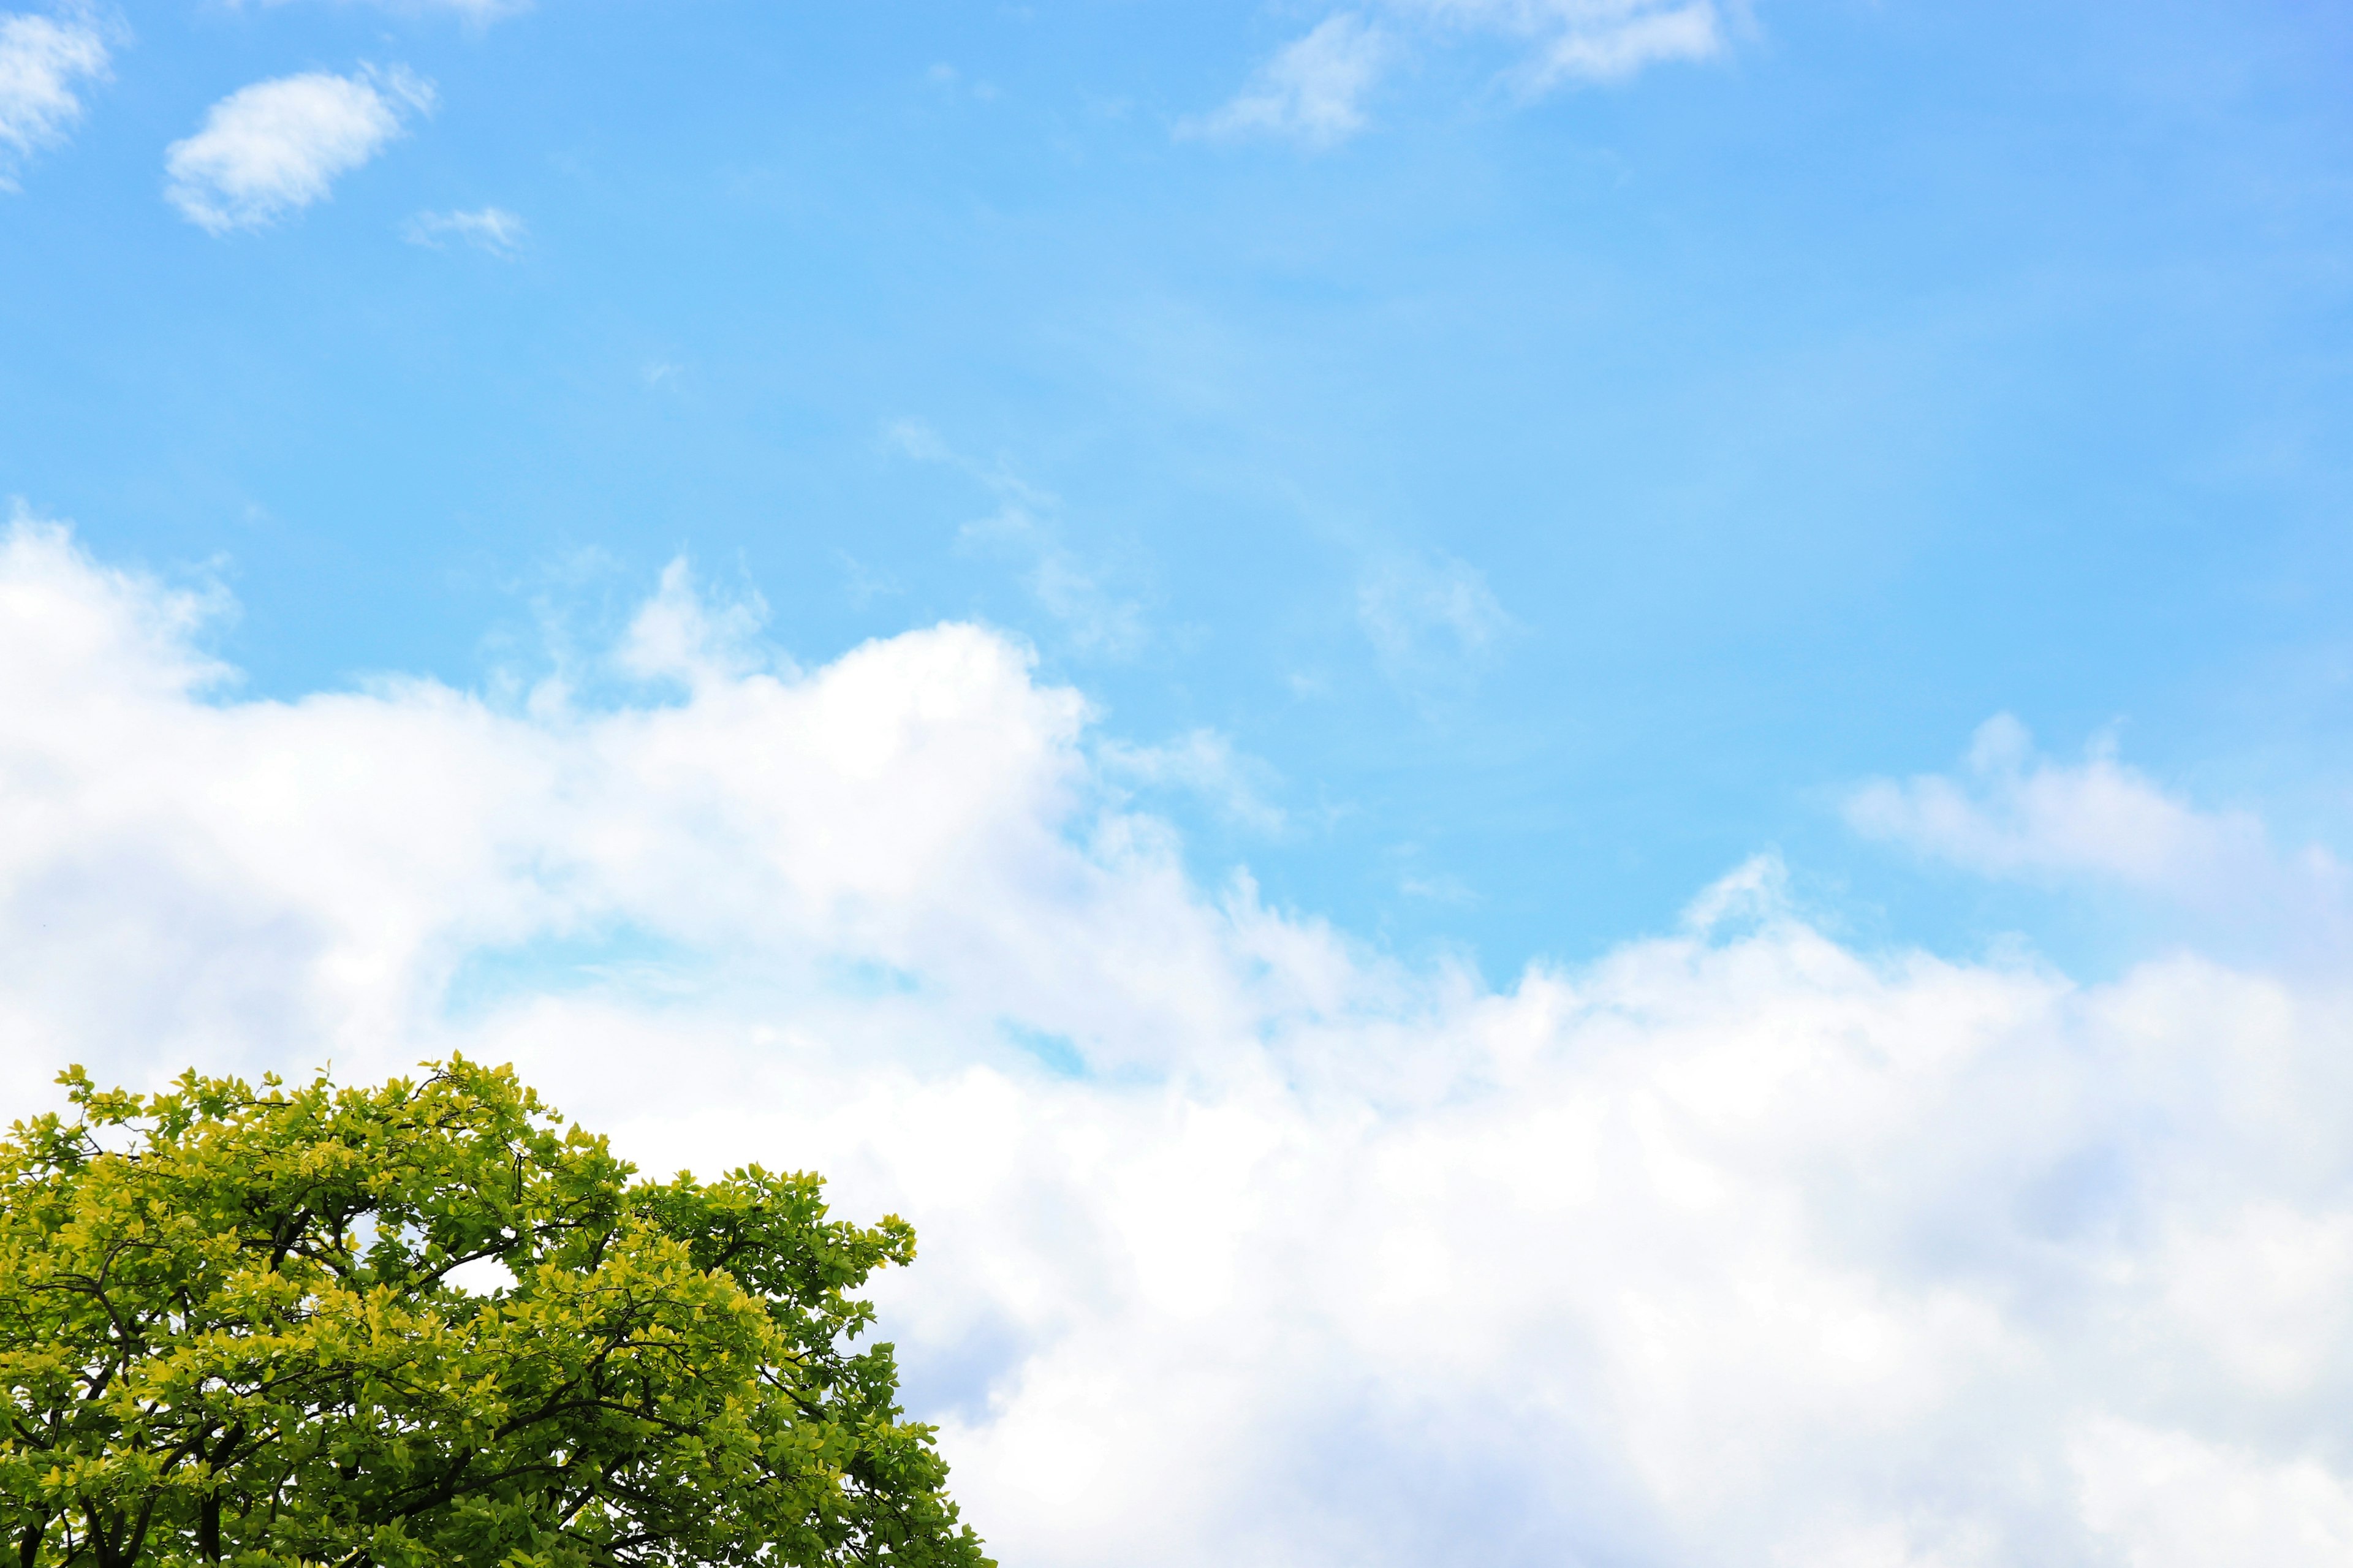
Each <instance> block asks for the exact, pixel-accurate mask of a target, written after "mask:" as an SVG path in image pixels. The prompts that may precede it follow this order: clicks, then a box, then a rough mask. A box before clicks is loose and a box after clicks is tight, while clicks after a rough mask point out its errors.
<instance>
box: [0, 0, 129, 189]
mask: <svg viewBox="0 0 2353 1568" xmlns="http://www.w3.org/2000/svg"><path fill="white" fill-rule="evenodd" d="M107 43H108V29H107V28H106V27H105V26H102V25H101V24H100V21H99V20H98V18H97V16H96V14H95V13H94V12H92V11H90V10H89V9H87V8H74V9H69V10H67V11H64V12H61V13H59V14H58V16H32V15H28V14H24V13H15V14H0V191H13V190H15V189H16V188H17V187H16V175H17V174H18V172H19V171H21V170H22V169H23V167H24V165H25V163H26V160H28V159H29V158H31V156H32V155H33V154H34V153H37V152H39V151H41V150H42V149H43V148H46V147H54V146H56V145H57V144H58V142H62V141H64V140H65V137H66V132H68V131H69V130H71V129H72V127H73V125H74V122H75V121H78V120H79V119H80V118H81V112H82V106H81V99H80V98H79V95H78V94H79V88H80V86H81V85H82V84H83V83H85V82H90V81H103V80H104V79H106V75H107V59H108V49H107Z"/></svg>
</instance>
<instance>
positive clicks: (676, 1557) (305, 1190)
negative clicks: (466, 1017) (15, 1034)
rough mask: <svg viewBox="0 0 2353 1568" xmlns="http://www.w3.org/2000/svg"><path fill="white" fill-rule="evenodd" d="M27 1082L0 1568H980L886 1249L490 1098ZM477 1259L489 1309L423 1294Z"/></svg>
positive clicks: (12, 1236)
mask: <svg viewBox="0 0 2353 1568" xmlns="http://www.w3.org/2000/svg"><path fill="white" fill-rule="evenodd" d="M59 1081H60V1082H61V1083H63V1084H65V1085H66V1086H67V1088H68V1089H69V1099H70V1101H71V1104H72V1106H73V1108H74V1111H75V1114H74V1115H73V1116H72V1117H71V1118H70V1119H68V1118H64V1117H60V1116H58V1115H55V1114H51V1115H47V1116H43V1117H40V1118H38V1119H37V1120H36V1121H30V1122H18V1123H16V1125H15V1126H14V1127H13V1128H12V1129H11V1130H10V1131H9V1133H8V1135H7V1136H6V1137H5V1139H0V1386H5V1391H6V1398H7V1422H8V1426H7V1430H6V1432H5V1436H0V1523H4V1524H5V1528H6V1530H7V1531H8V1542H9V1544H12V1545H15V1546H16V1547H17V1548H18V1551H19V1560H20V1563H21V1564H22V1565H23V1568H46V1565H50V1564H67V1563H89V1564H94V1565H96V1568H129V1565H131V1564H133V1563H139V1564H179V1563H199V1562H216V1561H218V1562H228V1563H241V1564H251V1565H253V1568H261V1565H263V1564H272V1565H276V1564H286V1565H291V1564H296V1563H315V1564H332V1565H334V1568H358V1565H360V1564H373V1565H375V1568H428V1565H434V1568H440V1565H481V1568H490V1565H492V1564H503V1565H505V1568H574V1565H591V1564H596V1565H605V1564H614V1565H619V1564H648V1565H652V1564H660V1565H665V1568H667V1565H671V1564H677V1565H684V1564H690V1563H692V1564H755V1563H756V1564H760V1565H762V1568H785V1565H788V1564H818V1563H869V1564H884V1563H893V1564H904V1565H906V1568H987V1564H988V1562H989V1560H988V1559H987V1557H985V1556H984V1555H982V1552H981V1546H980V1542H979V1541H978V1540H977V1538H976V1537H975V1536H974V1534H973V1533H972V1531H971V1530H970V1529H969V1528H968V1527H964V1526H960V1525H959V1524H958V1523H957V1522H956V1510H955V1504H954V1503H952V1502H950V1501H949V1500H947V1497H946V1495H945V1493H944V1483H945V1480H946V1475H947V1467H946V1466H945V1464H944V1462H943V1461H942V1460H941V1459H940V1458H939V1456H938V1454H937V1452H936V1451H935V1450H934V1447H933V1446H932V1434H931V1429H930V1428H929V1427H926V1426H920V1425H917V1424H914V1423H912V1422H908V1421H904V1420H902V1419H901V1413H900V1411H899V1408H898V1406H897V1405H896V1403H895V1402H894V1394H895V1390H896V1384H897V1374H896V1369H895V1367H894V1366H893V1364H892V1356H891V1347H890V1346H889V1345H887V1344H878V1345H875V1346H873V1347H871V1349H868V1350H865V1351H864V1352H860V1353H852V1351H851V1349H850V1348H849V1342H850V1341H851V1340H853V1339H854V1338H855V1337H856V1336H857V1335H858V1334H859V1333H860V1331H861V1330H863V1329H864V1328H866V1327H867V1325H868V1324H869V1323H870V1321H871V1319H872V1316H873V1310H872V1309H871V1307H869V1306H868V1305H867V1304H866V1303H865V1302H863V1301H860V1300H855V1299H854V1298H853V1297H852V1296H851V1295H850V1294H849V1292H850V1291H852V1290H855V1289H858V1288H859V1287H860V1284H861V1283H862V1282H863V1281H864V1280H865V1279H866V1277H867V1276H868V1275H869V1274H870V1273H871V1272H872V1271H873V1270H874V1269H875V1268H878V1267H880V1266H881V1265H883V1264H886V1263H902V1264H903V1263H906V1262H909V1261H910V1260H912V1259H913V1257H914V1234H913V1231H912V1230H911V1229H909V1227H908V1226H906V1225H905V1223H904V1222H902V1221H901V1220H899V1219H898V1218H896V1217H895V1216H893V1217H891V1218H887V1219H885V1220H883V1221H882V1222H881V1224H880V1225H878V1226H873V1227H871V1228H861V1227H860V1226H854V1225H849V1224H845V1223H842V1222H840V1221H838V1220H832V1219H828V1217H827V1215H826V1208H825V1205H824V1204H823V1202H822V1201H821V1197H820V1191H821V1189H820V1184H819V1182H818V1179H817V1178H816V1177H814V1176H810V1175H791V1176H776V1175H771V1174H769V1173H766V1172H765V1171H763V1170H761V1169H759V1168H758V1167H757V1166H752V1167H747V1168H745V1169H743V1170H739V1171H735V1172H732V1173H729V1174H728V1175H727V1176H726V1177H725V1178H724V1179H723V1180H721V1181H717V1182H713V1183H711V1184H707V1185H706V1184H700V1183H697V1182H695V1181H694V1180H693V1179H691V1177H688V1176H685V1175H681V1176H680V1177H679V1178H678V1179H677V1180H676V1181H672V1182H648V1181H638V1180H633V1179H632V1176H633V1171H632V1168H631V1167H630V1166H629V1165H628V1164H626V1163H623V1162H621V1161H619V1160H617V1159H616V1158H614V1156H613V1155H612V1153H611V1152H609V1151H608V1150H607V1146H606V1142H605V1140H603V1139H602V1138H596V1137H591V1136H589V1135H588V1134H586V1133H585V1132H583V1131H580V1130H579V1129H578V1128H576V1127H565V1126H564V1125H563V1124H562V1123H561V1122H560V1121H559V1119H558V1118H557V1117H556V1116H555V1114H554V1112H553V1111H552V1110H549V1109H548V1108H546V1107H545V1106H543V1105H542V1104H541V1103H540V1102H539V1100H538V1098H537V1096H536V1095H534V1094H533V1092H532V1091H531V1090H530V1089H526V1088H524V1087H523V1086H522V1084H520V1083H518V1082H517V1081H516V1079H515V1077H514V1074H513V1072H512V1069H510V1068H484V1067H480V1066H478V1065H476V1064H473V1063H470V1062H467V1061H465V1060H463V1059H458V1060H452V1061H450V1062H448V1063H447V1064H446V1065H437V1066H434V1067H433V1068H431V1069H430V1071H429V1076H427V1077H425V1078H424V1079H421V1080H418V1081H408V1080H396V1081H394V1082H392V1083H388V1084H385V1085H384V1086H382V1087H381V1088H372V1089H340V1088H337V1087H335V1086H334V1085H333V1084H332V1083H331V1082H330V1081H329V1080H328V1079H326V1077H325V1076H324V1075H322V1076H321V1077H320V1078H319V1079H317V1080H316V1081H314V1082H312V1083H311V1084H310V1085H308V1086H307V1087H303V1088H299V1089H289V1088H287V1087H286V1086H285V1085H284V1084H283V1083H282V1082H281V1081H280V1080H279V1079H274V1078H265V1079H263V1080H262V1082H261V1087H260V1088H259V1089H258V1090H256V1089H251V1088H248V1086H247V1085H246V1084H244V1083H242V1082H239V1081H237V1080H236V1079H206V1078H199V1077H197V1076H196V1075H195V1073H193V1072H191V1073H188V1074H186V1075H185V1076H183V1077H182V1078H181V1079H179V1080H178V1081H177V1082H176V1083H175V1084H174V1087H173V1089H171V1091H170V1092H168V1093H164V1094H157V1095H153V1096H141V1095H135V1094H130V1093H125V1092H123V1091H121V1090H111V1089H97V1088H95V1087H93V1086H92V1084H91V1083H90V1079H89V1078H88V1076H87V1075H85V1074H84V1073H83V1072H82V1071H81V1070H80V1069H79V1068H75V1069H73V1070H71V1071H69V1072H67V1073H65V1074H63V1075H62V1076H61V1077H60V1079H59ZM480 1258H497V1259H498V1260H500V1262H501V1263H503V1264H504V1265H505V1267H506V1269H507V1270H508V1272H509V1273H510V1274H511V1275H512V1280H513V1283H512V1285H511V1286H501V1287H500V1288H498V1289H490V1290H486V1291H480V1292H474V1291H469V1290H466V1289H459V1288H458V1287H457V1286H456V1285H453V1284H452V1283H451V1282H450V1280H449V1274H450V1271H451V1270H452V1269H454V1268H458V1267H459V1265H462V1264H466V1263H470V1262H472V1261H474V1260H476V1259H480Z"/></svg>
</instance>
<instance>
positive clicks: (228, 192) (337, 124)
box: [164, 67, 433, 234]
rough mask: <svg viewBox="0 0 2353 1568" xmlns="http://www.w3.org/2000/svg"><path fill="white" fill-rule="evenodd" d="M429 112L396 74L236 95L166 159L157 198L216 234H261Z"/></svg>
mask: <svg viewBox="0 0 2353 1568" xmlns="http://www.w3.org/2000/svg"><path fill="white" fill-rule="evenodd" d="M432 107H433V84H432V83H430V82H428V81H426V80H424V79H422V78H420V77H417V76H416V75H414V74H412V73H411V72H409V71H407V70H405V69H402V68H397V67H396V68H393V69H391V70H388V71H377V70H363V71H361V72H359V73H358V74H356V75H353V76H335V75H332V74H331V73H329V72H325V71H306V72H304V73H302V74H301V75H300V76H289V77H280V78H277V79H274V80H270V81H259V82H255V83H254V84H253V85H252V86H250V87H243V88H239V89H237V91H235V92H233V93H230V94H229V95H228V96H227V98H224V99H222V100H220V101H219V102H218V103H216V104H214V105H213V106H212V108H211V110H208V111H207V112H206V115H205V123H204V126H203V128H202V129H201V130H199V131H198V132H196V133H195V135H193V136H191V137H189V138H187V139H186V140H185V141H183V142H173V143H172V145H171V147H170V149H169V150H168V151H167V153H165V155H164V170H165V173H166V174H167V175H168V176H169V178H168V183H167V184H166V185H165V188H164V194H165V195H166V196H168V197H169V198H170V200H171V203H172V205H174V206H175V207H177V208H179V209H180V211H181V213H182V214H183V215H184V216H185V217H186V218H187V219H188V221H189V222H191V223H193V224H196V225H197V226H201V227H203V228H205V229H207V230H209V231H210V232H212V233H214V234H226V233H227V232H229V231H230V230H233V229H240V228H261V227H265V226H269V224H272V223H275V222H276V221H278V220H279V219H280V218H281V217H284V216H286V215H287V214H289V213H291V212H296V211H299V210H300V209H301V208H303V207H307V206H309V205H311V203H313V202H317V201H321V200H323V199H324V198H325V197H326V195H328V193H329V191H331V190H332V188H333V185H334V183H335V181H337V180H338V179H340V178H342V177H343V175H345V174H350V173H351V172H352V171H353V170H354V169H356V168H358V167H360V166H361V165H362V164H364V163H367V162H368V161H369V160H370V159H372V158H374V157H375V155H376V154H377V153H381V152H382V151H384V149H385V146H386V145H387V144H388V143H390V142H392V141H393V139H394V138H396V137H397V136H398V135H400V134H401V132H402V129H403V127H404V125H405V123H406V121H407V120H408V119H409V118H410V117H412V116H414V115H417V114H423V113H427V112H429V111H430V110H431V109H432Z"/></svg>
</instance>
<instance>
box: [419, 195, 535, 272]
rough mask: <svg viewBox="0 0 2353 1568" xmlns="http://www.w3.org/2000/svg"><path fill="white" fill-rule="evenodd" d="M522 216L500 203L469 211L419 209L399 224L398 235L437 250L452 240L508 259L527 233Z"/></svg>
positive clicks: (517, 252) (502, 258)
mask: <svg viewBox="0 0 2353 1568" xmlns="http://www.w3.org/2000/svg"><path fill="white" fill-rule="evenodd" d="M530 232H531V231H530V227H529V226H528V225H526V224H525V223H524V222H523V221H522V219H521V218H520V217H517V216H515V215H514V214H512V213H511V212H509V211H507V210H506V209H505V208H504V207H479V208H477V209H475V210H474V211H472V212H446V213H435V212H423V213H418V214H417V216H414V217H412V218H410V219H409V220H408V222H407V223H406V224H404V225H403V226H401V237H403V238H405V239H406V240H407V241H408V243H409V244H411V245H422V246H425V247H428V248H430V249H434V250H439V249H441V248H442V247H443V246H444V245H445V244H446V243H447V242H448V241H450V240H455V241H457V242H458V243H459V244H460V245H470V246H472V247H474V248H475V249H476V250H483V251H488V252H489V253H490V254H491V255H492V256H495V257H498V258H501V260H509V259H512V258H514V257H515V256H516V255H518V254H519V253H520V252H521V251H522V243H523V240H524V238H525V237H526V236H528V235H529V233H530Z"/></svg>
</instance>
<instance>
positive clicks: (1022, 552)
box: [882, 419, 1147, 658]
mask: <svg viewBox="0 0 2353 1568" xmlns="http://www.w3.org/2000/svg"><path fill="white" fill-rule="evenodd" d="M882 440H883V444H884V445H885V446H886V447H889V448H890V449H891V450H892V451H894V452H896V453H898V454H899V455H900V456H902V457H904V458H912V459H913V460H914V461H916V462H919V463H938V464H942V465H944V466H946V467H948V468H955V469H956V470H958V471H959V472H961V473H964V474H965V475H966V476H968V477H969V478H971V479H973V480H975V481H976V483H978V484H979V485H981V486H982V487H984V488H985V489H987V491H988V492H989V493H990V494H991V495H993V496H994V497H995V498H996V500H997V510H995V511H993V512H991V513H989V514H988V515H987V517H982V518H976V519H974V520H973V521H970V522H967V523H965V525H964V527H963V528H962V529H960V530H959V531H957V542H959V543H960V544H962V545H964V546H965V548H967V549H970V550H976V551H986V552H990V553H993V554H996V555H998V556H1001V557H1003V558H1005V559H1006V560H1008V561H1009V562H1012V563H1016V565H1017V567H1018V571H1019V572H1020V575H1021V584H1022V586H1023V587H1024V588H1025V589H1027V590H1028V592H1029V597H1030V598H1031V600H1032V601H1033V602H1035V603H1036V605H1038V607H1039V609H1041V610H1043V611H1045V612H1046V614H1047V615H1048V616H1051V617H1052V618H1053V620H1054V621H1055V623H1056V624H1057V625H1058V626H1060V629H1061V632H1062V635H1063V636H1064V637H1067V638H1068V639H1069V640H1070V643H1071V646H1072V647H1075V648H1076V649H1078V650H1079V651H1080V652H1082V653H1088V654H1094V655H1099V656H1104V657H1110V658H1125V657H1127V656H1129V655H1132V654H1134V652H1135V651H1136V650H1137V649H1139V648H1141V647H1143V646H1144V644H1145V641H1146V640H1147V634H1146V631H1145V620H1144V606H1143V605H1141V604H1139V603H1137V602H1136V601H1135V600H1134V598H1132V597H1130V596H1128V595H1124V594H1122V593H1120V592H1119V591H1118V590H1117V588H1116V587H1115V586H1114V585H1113V583H1112V582H1111V580H1110V577H1111V574H1110V573H1109V572H1108V571H1107V570H1106V569H1105V568H1104V567H1103V566H1102V565H1101V564H1100V563H1095V562H1093V561H1091V560H1089V559H1088V558H1086V557H1085V556H1082V555H1081V554H1080V553H1079V552H1076V551H1074V550H1072V549H1071V548H1070V547H1069V546H1068V545H1067V544H1065V543H1064V542H1062V538H1061V531H1060V527H1059V525H1058V523H1057V521H1056V514H1057V513H1058V512H1059V511H1060V506H1061V503H1060V500H1058V499H1057V498H1056V497H1055V496H1054V495H1053V494H1052V493H1051V492H1050V491H1047V490H1043V489H1039V488H1038V487H1037V486H1035V485H1032V484H1030V483H1029V482H1028V481H1027V480H1025V479H1022V478H1020V477H1019V476H1018V475H1017V474H1015V473H1013V472H1012V471H1011V470H1009V469H1008V468H1006V467H1004V465H1002V464H997V465H993V466H992V465H984V464H981V463H976V462H974V461H972V460H971V459H969V458H965V457H963V456H961V455H960V454H958V453H957V452H956V451H955V449H954V448H953V447H950V446H949V445H948V444H947V443H946V442H945V441H944V440H942V439H941V438H940V436H939V433H938V432H937V431H935V430H934V429H932V428H931V426H927V425H925V424H923V422H922V421H921V420H914V419H900V420H894V421H892V423H890V424H888V425H886V426H883V430H882Z"/></svg>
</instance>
